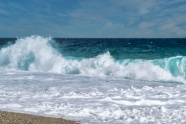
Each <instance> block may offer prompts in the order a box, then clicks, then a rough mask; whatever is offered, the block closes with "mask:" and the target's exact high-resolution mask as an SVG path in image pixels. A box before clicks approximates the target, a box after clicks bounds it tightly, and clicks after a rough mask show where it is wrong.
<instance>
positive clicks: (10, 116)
mask: <svg viewBox="0 0 186 124" xmlns="http://www.w3.org/2000/svg"><path fill="white" fill-rule="evenodd" d="M0 124H77V121H71V120H65V119H62V118H51V117H41V116H36V115H30V114H21V113H14V112H4V111H0Z"/></svg>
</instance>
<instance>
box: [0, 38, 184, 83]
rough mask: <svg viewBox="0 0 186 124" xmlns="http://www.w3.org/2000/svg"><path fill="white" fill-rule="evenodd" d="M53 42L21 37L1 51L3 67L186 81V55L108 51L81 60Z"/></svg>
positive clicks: (0, 62) (0, 63)
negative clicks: (133, 55) (119, 55)
mask: <svg viewBox="0 0 186 124" xmlns="http://www.w3.org/2000/svg"><path fill="white" fill-rule="evenodd" d="M51 42H53V40H52V38H44V37H40V36H31V37H26V38H21V39H17V41H16V43H15V44H12V45H10V46H8V47H4V48H2V49H1V50H0V67H3V68H13V69H19V70H28V71H35V72H51V73H60V74H78V75H83V76H90V77H114V78H118V77H119V78H125V79H135V80H147V81H163V82H167V81H172V82H182V83H185V82H186V80H185V79H186V57H185V56H175V57H170V58H163V59H154V60H143V59H123V60H115V59H114V58H113V57H112V56H111V55H110V53H109V52H106V53H103V54H100V55H98V56H96V57H94V58H84V59H81V60H78V59H69V58H68V57H65V56H63V55H62V54H61V53H59V52H58V51H57V50H56V49H55V48H54V47H52V45H51Z"/></svg>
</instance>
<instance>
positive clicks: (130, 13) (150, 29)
mask: <svg viewBox="0 0 186 124" xmlns="http://www.w3.org/2000/svg"><path fill="white" fill-rule="evenodd" d="M31 35H41V36H45V37H48V36H51V37H65V38H69V37H71V38H186V0H0V37H26V36H31Z"/></svg>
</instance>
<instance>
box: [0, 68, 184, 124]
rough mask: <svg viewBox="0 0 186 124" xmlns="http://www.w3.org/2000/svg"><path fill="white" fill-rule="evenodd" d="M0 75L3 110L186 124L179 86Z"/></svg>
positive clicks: (0, 106)
mask: <svg viewBox="0 0 186 124" xmlns="http://www.w3.org/2000/svg"><path fill="white" fill-rule="evenodd" d="M10 73H11V75H10ZM0 74H1V77H0V109H1V110H6V111H16V112H24V113H31V114H36V115H45V116H51V117H63V118H68V119H75V120H80V122H81V123H94V124H98V123H100V124H101V123H112V124H114V123H185V122H186V101H185V96H186V93H185V90H186V86H185V85H183V84H176V83H161V82H144V81H135V80H124V79H117V80H116V79H102V78H94V77H83V76H76V75H61V74H51V73H38V72H28V71H18V70H8V69H6V70H4V69H0ZM17 77H19V78H17Z"/></svg>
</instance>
